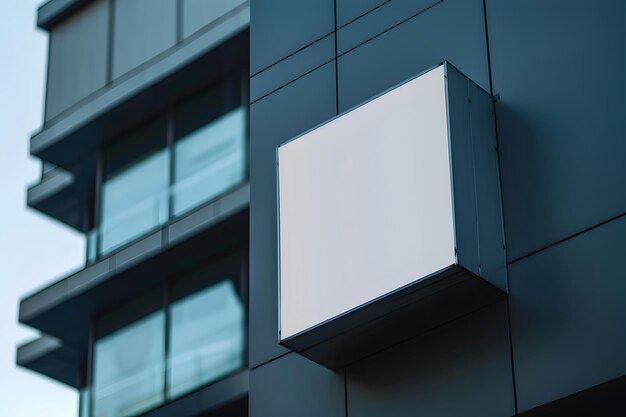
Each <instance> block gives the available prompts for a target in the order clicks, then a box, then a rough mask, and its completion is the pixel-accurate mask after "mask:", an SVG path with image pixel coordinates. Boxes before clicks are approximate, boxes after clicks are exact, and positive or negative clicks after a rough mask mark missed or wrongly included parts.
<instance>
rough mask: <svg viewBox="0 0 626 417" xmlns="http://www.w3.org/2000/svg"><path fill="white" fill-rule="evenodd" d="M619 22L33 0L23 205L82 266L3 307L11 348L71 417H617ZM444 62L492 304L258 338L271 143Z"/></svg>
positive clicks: (360, 1)
mask: <svg viewBox="0 0 626 417" xmlns="http://www.w3.org/2000/svg"><path fill="white" fill-rule="evenodd" d="M624 18H626V5H624V4H623V2H621V1H619V0H603V1H600V2H595V3H590V2H588V1H583V0H574V1H561V0H554V1H548V2H539V1H526V2H520V1H514V0H419V1H418V0H411V1H408V0H407V1H404V0H387V1H385V0H299V1H289V0H253V1H251V2H248V1H240V0H224V1H213V0H211V1H208V0H207V1H204V0H50V1H48V2H47V3H45V4H44V5H42V6H41V7H40V9H39V11H38V20H37V22H38V25H39V26H40V27H41V28H43V29H45V30H47V31H48V32H49V34H50V44H49V59H48V72H47V90H46V100H45V115H44V122H43V126H42V127H41V130H40V131H38V132H37V133H35V134H34V135H33V136H32V137H31V153H32V154H33V155H34V156H36V157H38V158H40V159H41V160H42V176H41V181H40V182H39V183H38V184H36V185H34V186H32V187H31V188H29V190H28V204H29V206H31V207H32V208H34V209H36V210H39V211H41V212H43V213H45V214H47V215H49V216H51V217H53V218H55V219H57V220H59V221H61V222H63V223H65V224H67V225H69V226H71V227H73V228H75V229H77V230H80V231H82V232H84V233H85V235H86V237H87V248H86V256H85V258H86V261H85V266H84V268H82V269H81V270H79V271H76V272H74V273H71V274H68V275H67V276H66V277H64V278H62V279H60V280H59V281H57V282H55V283H53V284H52V285H50V286H49V287H47V288H44V289H40V290H36V291H35V292H33V293H32V294H30V295H26V296H25V297H24V299H23V300H22V301H21V303H20V321H21V322H22V323H24V324H26V325H29V326H32V327H34V328H36V329H38V330H40V331H41V333H42V336H41V338H39V339H37V340H35V341H33V342H30V343H28V344H26V345H23V346H20V347H18V353H17V361H18V364H19V365H21V366H24V367H27V368H30V369H32V370H35V371H37V372H40V373H42V374H44V375H47V376H49V377H51V378H53V379H56V380H58V381H60V382H62V383H65V384H67V385H69V386H71V387H74V388H76V389H77V390H79V392H80V394H81V395H80V398H81V400H80V416H81V417H122V416H146V417H156V416H163V417H164V416H188V417H193V416H245V415H250V416H253V417H265V416H272V417H274V416H275V417H282V416H294V415H297V416H300V417H309V416H311V417H319V416H325V417H339V416H341V417H350V416H358V417H370V416H371V417H378V416H380V417H382V416H414V415H424V416H494V417H496V416H513V415H524V416H544V415H546V416H548V415H549V416H553V415H581V416H582V415H584V416H587V415H625V414H626V406H625V405H624V403H623V393H624V392H626V377H625V375H626V356H625V355H624V352H625V351H626V331H624V330H623V327H624V322H625V321H626V302H625V301H624V297H625V295H626V276H625V274H624V272H623V271H622V268H621V262H622V259H623V256H624V253H626V238H625V236H626V196H625V194H624V193H623V192H622V191H621V189H622V188H623V184H624V183H625V182H626V169H625V168H624V167H625V166H626V142H625V141H624V140H623V136H624V132H626V117H624V116H625V115H626V107H625V105H624V104H623V103H624V101H623V96H624V94H625V93H626V81H623V80H621V77H620V76H619V68H621V67H622V66H624V65H626V55H625V54H624V53H623V40H624V39H626V29H625V28H626V27H625V26H624V25H623V20H624ZM444 62H445V63H446V64H445V65H451V66H453V67H454V68H455V69H456V70H458V72H459V73H460V74H463V76H464V77H467V79H469V80H471V81H472V82H473V83H474V84H472V85H475V86H476V88H477V89H480V90H481V91H483V92H485V94H486V96H487V97H491V99H490V100H491V101H490V104H489V105H490V106H491V107H492V122H491V123H493V126H492V127H493V129H494V132H495V138H494V140H495V141H496V146H495V152H497V160H498V169H499V173H498V177H497V180H498V183H499V187H500V192H501V199H500V201H499V202H498V203H499V204H498V205H501V220H502V221H501V224H502V225H503V230H504V248H503V249H504V250H505V254H506V258H505V262H504V264H503V266H502V270H501V271H500V273H501V276H502V277H503V281H502V285H501V286H500V290H501V293H502V294H501V295H502V296H500V297H498V298H497V299H494V300H492V301H490V302H489V303H486V304H485V305H481V306H479V307H475V308H472V309H470V310H468V311H465V312H464V313H463V314H462V315H457V316H455V317H454V319H450V320H446V321H444V322H442V323H438V324H437V325H436V326H430V327H429V328H427V329H422V331H420V332H417V333H415V334H410V335H409V334H406V335H400V336H401V337H398V338H387V337H386V338H384V339H386V340H387V342H388V343H386V344H380V345H376V346H379V348H377V349H374V350H373V351H371V352H370V351H368V352H367V354H361V355H356V356H350V357H351V358H352V360H344V361H342V362H341V364H340V365H338V366H328V365H326V366H325V365H323V364H320V363H319V362H323V361H316V360H311V359H309V358H306V357H305V356H307V353H306V352H305V351H301V352H298V350H299V349H298V348H297V347H294V345H290V344H289V343H284V341H283V343H281V336H280V333H279V331H280V330H279V326H280V324H279V323H281V317H279V311H280V310H279V303H280V285H281V284H280V282H279V273H280V271H279V269H280V267H279V265H280V263H279V250H280V249H279V241H280V236H279V234H280V232H279V228H278V222H279V220H278V219H279V214H280V213H279V210H278V207H279V203H278V201H279V198H280V197H281V195H280V194H279V190H278V187H277V183H278V181H279V179H278V178H277V173H278V170H277V148H278V147H279V146H281V145H283V144H285V143H286V142H288V141H290V140H292V139H293V138H296V137H299V136H300V135H302V134H303V133H305V132H308V131H310V130H311V129H313V128H315V127H316V126H319V125H321V124H325V123H326V122H328V121H329V120H331V119H334V120H342V118H344V119H343V120H345V115H346V114H348V112H350V110H351V109H354V108H355V107H358V106H360V105H361V104H363V103H365V102H369V101H371V100H372V99H373V98H375V97H379V95H380V94H381V93H384V92H385V91H388V90H389V89H390V88H393V87H394V86H397V85H399V84H401V83H403V82H405V81H407V80H410V79H413V78H414V77H416V76H417V75H419V74H422V73H425V72H426V71H428V70H429V69H432V68H434V67H437V66H439V65H440V64H441V63H444ZM616 73H617V75H616ZM386 110H387V111H389V112H391V113H393V112H394V110H395V109H386ZM397 110H400V109H397ZM373 119H374V120H375V117H374V118H373ZM380 140H381V141H384V140H385V137H384V135H381V138H380ZM320 169H321V168H320ZM372 169H381V170H384V169H385V166H382V167H378V168H374V167H373V168H372ZM425 174H426V173H425ZM374 198H375V196H374ZM324 203H327V204H331V205H332V201H328V202H324ZM381 206H384V204H382V205H381ZM311 216H314V214H311ZM477 217H479V215H477ZM498 220H500V217H498ZM477 222H478V220H476V223H477ZM366 238H367V237H366ZM409 252H410V251H409ZM381 262H382V264H384V259H383V260H382V261H381ZM356 290H357V288H355V291H356ZM415 303H417V304H416V305H419V300H418V301H415ZM415 303H413V304H415ZM425 308H426V307H425ZM423 311H425V312H426V314H428V315H437V314H439V313H438V310H437V308H436V306H435V307H432V306H431V307H427V308H426V309H425V310H423ZM378 318H380V317H378V316H375V317H374V318H373V319H372V321H375V320H376V319H378ZM409 321H410V317H409ZM394 329H395V328H394ZM374 332H379V333H380V329H374ZM381 334H382V333H381ZM392 339H393V340H392ZM325 340H331V341H332V339H328V338H326V339H325ZM287 346H289V347H287ZM352 349H354V347H353V348H352ZM330 351H331V353H334V352H333V350H332V343H331V350H330ZM308 356H309V357H311V355H308ZM331 368H332V369H331Z"/></svg>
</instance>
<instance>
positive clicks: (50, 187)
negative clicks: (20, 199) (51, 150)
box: [27, 168, 74, 206]
mask: <svg viewBox="0 0 626 417" xmlns="http://www.w3.org/2000/svg"><path fill="white" fill-rule="evenodd" d="M73 183H74V175H72V173H71V172H67V171H64V170H62V169H60V168H55V169H54V170H53V171H52V172H50V173H47V174H46V177H45V179H42V180H41V182H38V183H37V184H35V185H33V186H32V187H29V188H28V192H27V200H28V205H29V206H37V205H39V204H40V203H41V202H42V201H43V200H46V199H47V198H49V197H51V196H53V195H54V194H57V193H60V192H62V191H63V190H65V189H66V188H68V187H70V186H71V185H72V184H73Z"/></svg>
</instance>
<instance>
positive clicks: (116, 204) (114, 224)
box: [100, 119, 169, 255]
mask: <svg viewBox="0 0 626 417" xmlns="http://www.w3.org/2000/svg"><path fill="white" fill-rule="evenodd" d="M165 145H166V124H165V121H164V120H162V119H160V120H158V121H157V122H155V123H152V124H150V125H148V126H146V127H145V128H143V129H141V130H139V131H137V132H136V133H135V134H134V135H132V136H131V137H128V138H125V139H124V140H123V141H122V142H119V143H116V144H114V145H113V146H111V147H109V149H107V151H106V153H105V176H104V182H103V184H102V204H101V217H100V239H101V240H100V244H101V247H100V253H102V254H104V255H106V254H107V253H109V252H111V251H112V250H114V249H116V248H118V247H120V246H122V245H124V244H125V243H127V242H129V241H131V240H133V239H135V238H137V237H139V236H141V235H142V234H144V233H145V232H147V231H149V230H151V229H153V228H155V227H157V226H159V225H161V224H163V223H165V222H166V221H167V219H168V217H169V211H168V207H169V203H168V186H169V155H168V152H167V151H166V147H165Z"/></svg>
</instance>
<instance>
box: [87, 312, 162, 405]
mask: <svg viewBox="0 0 626 417" xmlns="http://www.w3.org/2000/svg"><path fill="white" fill-rule="evenodd" d="M164 329H165V315H164V313H163V311H162V310H161V311H157V312H155V313H152V314H150V315H148V316H146V317H144V318H142V319H140V320H138V321H136V322H134V323H132V324H130V325H128V326H126V327H123V328H122V329H120V330H117V331H115V332H114V333H111V334H109V335H107V336H105V337H103V338H101V339H99V340H97V341H96V342H95V344H94V381H93V401H94V405H93V406H94V408H93V410H94V414H93V416H94V417H125V416H131V415H135V414H138V413H140V412H142V411H145V410H147V409H149V408H153V407H154V406H156V405H158V404H160V403H161V402H163V386H164V378H165V377H164V370H165V369H164V365H165V364H164V359H163V358H164V337H165V336H164Z"/></svg>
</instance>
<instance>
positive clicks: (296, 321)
mask: <svg viewBox="0 0 626 417" xmlns="http://www.w3.org/2000/svg"><path fill="white" fill-rule="evenodd" d="M278 161H279V166H278V170H279V172H278V173H279V210H280V219H279V227H280V236H279V243H280V331H281V340H284V339H287V338H289V337H291V336H294V335H296V334H298V333H300V332H302V331H304V330H307V329H309V328H311V327H313V326H315V325H318V324H321V323H323V322H325V321H327V320H329V319H332V318H333V317H336V316H338V315H340V314H342V313H346V312H348V311H350V310H352V309H354V308H356V307H359V306H361V305H363V304H366V303H368V302H370V301H372V300H374V299H377V298H379V297H381V296H384V295H385V294H387V293H389V292H391V291H394V290H396V289H399V288H401V287H403V286H405V285H407V284H410V283H412V282H415V281H416V280H419V279H421V278H424V277H425V276H427V275H429V274H432V273H434V272H437V271H439V270H441V269H443V268H446V267H448V266H450V265H453V264H455V263H456V256H455V252H454V246H455V241H454V225H453V209H452V191H451V190H452V186H451V179H450V176H451V174H450V159H449V146H448V123H447V112H446V92H445V79H444V67H443V66H440V67H437V68H435V69H433V70H431V71H429V72H427V73H425V74H424V75H422V76H420V77H418V78H415V79H413V80H412V81H409V82H407V83H406V84H403V85H402V86H400V87H398V88H396V89H394V90H391V91H390V92H388V93H386V94H384V95H382V96H380V97H378V98H376V99H374V100H372V101H370V102H368V103H366V104H364V105H363V106H360V107H358V108H356V109H354V110H352V111H350V112H349V113H346V114H345V115H343V116H341V117H339V118H337V119H334V120H332V121H330V122H329V123H327V124H325V125H322V126H320V127H318V128H317V129H315V130H312V131H310V132H308V133H306V134H304V135H303V136H301V137H299V138H297V139H295V140H293V141H291V142H288V143H286V144H285V145H283V146H281V147H280V148H279V150H278Z"/></svg>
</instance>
